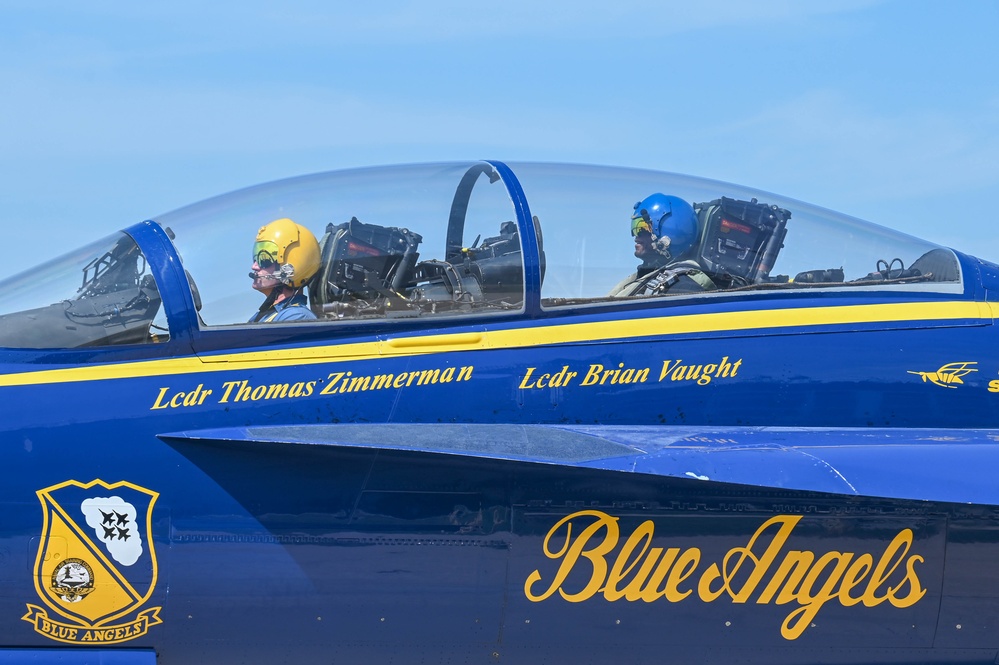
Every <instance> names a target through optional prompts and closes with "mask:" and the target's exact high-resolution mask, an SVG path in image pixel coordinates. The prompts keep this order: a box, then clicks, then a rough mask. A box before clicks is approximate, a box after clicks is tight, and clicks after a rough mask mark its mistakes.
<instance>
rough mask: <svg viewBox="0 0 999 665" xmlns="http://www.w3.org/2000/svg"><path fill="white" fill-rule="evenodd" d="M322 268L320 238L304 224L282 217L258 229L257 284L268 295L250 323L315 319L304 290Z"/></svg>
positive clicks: (255, 253) (253, 272)
mask: <svg viewBox="0 0 999 665" xmlns="http://www.w3.org/2000/svg"><path fill="white" fill-rule="evenodd" d="M317 270H319V242H318V241H317V240H316V237H315V236H314V235H312V232H311V231H309V230H308V229H307V228H305V227H304V226H301V225H300V224H296V223H295V222H293V221H291V220H290V219H278V220H275V221H273V222H271V223H270V224H267V225H265V226H262V227H261V228H260V230H259V231H257V241H256V242H255V243H254V245H253V269H252V270H251V271H250V277H251V278H252V279H253V288H254V289H256V290H257V291H260V292H261V293H263V294H264V295H266V296H267V298H266V299H265V300H264V303H263V304H262V305H261V306H260V310H259V311H257V313H256V314H254V315H253V317H252V318H251V319H250V323H267V322H271V321H303V320H309V319H315V318H316V315H315V314H313V313H312V310H311V309H309V301H308V299H307V298H306V297H305V294H304V293H302V289H303V288H304V287H305V284H306V283H307V282H308V281H309V280H310V279H311V278H312V276H313V275H315V274H316V271H317Z"/></svg>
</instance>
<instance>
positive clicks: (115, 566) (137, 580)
mask: <svg viewBox="0 0 999 665" xmlns="http://www.w3.org/2000/svg"><path fill="white" fill-rule="evenodd" d="M37 495H38V499H39V501H41V504H42V534H41V538H40V542H39V545H38V553H37V555H36V557H35V565H34V569H33V572H34V575H33V577H34V583H35V591H37V592H38V596H39V598H40V599H41V601H42V602H43V603H44V604H45V607H41V606H39V605H34V604H31V603H28V604H27V605H28V612H27V614H25V616H23V617H22V619H24V620H25V621H28V622H29V623H31V624H32V625H33V626H34V629H35V631H36V632H38V633H41V634H42V635H45V636H46V637H48V638H50V639H53V640H56V641H59V642H67V643H70V644H117V643H120V642H126V641H128V640H132V639H135V638H136V637H140V636H142V635H145V634H146V631H147V630H148V629H149V627H150V626H155V625H157V624H159V623H162V621H161V620H160V618H159V612H160V610H161V609H162V608H160V607H150V608H145V609H143V606H144V605H145V604H146V603H147V602H148V601H149V599H150V598H151V597H152V595H153V591H154V590H155V588H156V580H157V577H158V573H159V571H158V567H157V562H156V551H155V548H154V543H153V522H152V516H153V505H154V504H155V503H156V499H157V498H158V497H159V494H158V493H157V492H153V491H151V490H148V489H145V488H143V487H139V486H138V485H134V484H132V483H129V482H125V481H121V482H117V483H113V484H108V483H105V482H104V481H102V480H94V481H91V482H89V483H80V482H77V481H75V480H69V481H66V482H64V483H60V484H58V485H53V486H51V487H46V488H45V489H42V490H39V491H38V492H37ZM50 612H51V613H52V614H50Z"/></svg>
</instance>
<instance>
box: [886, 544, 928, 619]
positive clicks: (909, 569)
mask: <svg viewBox="0 0 999 665" xmlns="http://www.w3.org/2000/svg"><path fill="white" fill-rule="evenodd" d="M922 562H923V557H921V556H919V555H918V554H914V555H912V556H910V557H909V558H908V559H906V561H905V579H904V580H902V583H901V584H899V585H898V586H896V587H892V589H891V590H890V591H889V592H888V594H889V597H890V600H891V604H892V605H894V606H895V607H911V606H912V605H915V604H916V603H917V602H918V601H919V599H920V598H922V597H923V596H925V595H926V589H924V588H923V586H922V584H920V583H919V575H917V574H916V564H917V563H922ZM905 584H908V585H909V595H908V596H905V597H904V598H896V597H895V592H896V591H898V590H899V589H901V588H902V587H903V586H904V585H905Z"/></svg>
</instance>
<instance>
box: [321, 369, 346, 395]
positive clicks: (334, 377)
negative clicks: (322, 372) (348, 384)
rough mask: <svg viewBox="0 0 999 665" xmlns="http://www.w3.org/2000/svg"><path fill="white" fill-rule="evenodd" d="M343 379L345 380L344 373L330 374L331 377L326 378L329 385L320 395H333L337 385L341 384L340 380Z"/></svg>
mask: <svg viewBox="0 0 999 665" xmlns="http://www.w3.org/2000/svg"><path fill="white" fill-rule="evenodd" d="M342 378H343V372H330V373H329V375H328V376H327V377H326V380H327V381H328V383H327V384H326V386H325V387H324V388H323V389H322V391H320V393H319V394H320V395H331V394H333V391H334V390H335V389H336V386H337V384H338V383H340V379H342Z"/></svg>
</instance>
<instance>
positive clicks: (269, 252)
mask: <svg viewBox="0 0 999 665" xmlns="http://www.w3.org/2000/svg"><path fill="white" fill-rule="evenodd" d="M277 257H278V247H277V245H276V244H275V243H273V242H272V241H270V240H258V241H257V242H255V243H253V261H254V263H256V264H257V265H258V266H260V267H261V268H270V267H271V266H272V265H274V264H276V263H277Z"/></svg>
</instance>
